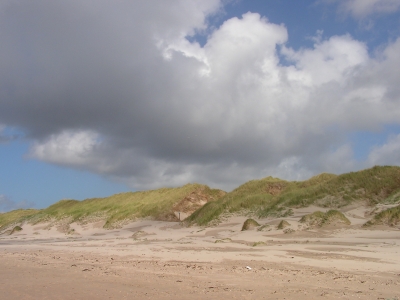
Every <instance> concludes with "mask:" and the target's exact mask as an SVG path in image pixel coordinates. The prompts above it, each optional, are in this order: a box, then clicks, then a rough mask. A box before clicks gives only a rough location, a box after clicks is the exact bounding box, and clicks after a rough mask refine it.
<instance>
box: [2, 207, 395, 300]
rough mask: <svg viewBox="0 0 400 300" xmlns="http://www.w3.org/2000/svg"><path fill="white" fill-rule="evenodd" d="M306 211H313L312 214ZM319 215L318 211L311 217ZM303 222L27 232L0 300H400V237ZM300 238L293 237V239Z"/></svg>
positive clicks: (358, 220)
mask: <svg viewBox="0 0 400 300" xmlns="http://www.w3.org/2000/svg"><path fill="white" fill-rule="evenodd" d="M305 210H307V209H305ZM308 210H312V208H308ZM307 212H308V211H298V212H297V215H296V214H295V215H294V216H292V217H290V218H286V219H285V220H287V221H288V223H289V224H290V228H293V231H288V230H286V233H285V232H284V230H282V229H277V226H276V225H277V224H278V222H279V220H259V222H260V224H264V225H265V226H264V227H263V229H262V230H250V231H241V229H242V225H243V222H244V221H245V220H246V218H244V217H230V218H227V219H226V220H225V221H224V222H222V223H221V224H219V225H218V226H214V227H195V226H194V227H184V226H183V225H182V224H181V223H179V222H160V221H152V220H140V221H136V222H132V223H129V224H126V225H125V226H123V227H122V228H119V229H114V230H105V229H103V228H102V226H103V225H104V222H101V221H100V222H97V223H88V224H76V223H73V224H71V225H69V227H68V228H65V226H64V227H62V226H56V225H54V224H50V223H41V224H37V225H30V224H23V226H22V228H23V230H22V231H19V232H17V233H14V234H12V235H8V234H2V235H1V236H0V251H1V252H0V253H1V255H0V268H1V270H2V271H1V272H0V290H1V291H2V292H1V294H0V298H1V299H223V298H231V299H314V298H325V299H398V298H400V239H399V237H400V230H399V228H390V227H385V228H373V229H364V228H362V227H361V224H362V223H363V221H364V220H363V218H362V217H361V215H362V214H361V213H360V212H359V211H357V210H355V211H349V212H347V213H346V216H347V217H348V218H349V219H351V222H352V225H350V226H342V227H330V228H323V229H322V228H318V229H304V228H302V226H303V225H301V224H300V223H299V222H298V219H299V218H298V215H300V214H304V213H307ZM295 229H296V230H295Z"/></svg>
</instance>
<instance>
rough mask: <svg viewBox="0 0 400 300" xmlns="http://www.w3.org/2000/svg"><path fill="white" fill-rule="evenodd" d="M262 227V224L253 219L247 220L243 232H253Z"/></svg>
mask: <svg viewBox="0 0 400 300" xmlns="http://www.w3.org/2000/svg"><path fill="white" fill-rule="evenodd" d="M258 226H260V224H258V222H257V221H256V220H253V219H247V220H246V221H244V223H243V226H242V231H245V230H252V229H254V228H256V227H258Z"/></svg>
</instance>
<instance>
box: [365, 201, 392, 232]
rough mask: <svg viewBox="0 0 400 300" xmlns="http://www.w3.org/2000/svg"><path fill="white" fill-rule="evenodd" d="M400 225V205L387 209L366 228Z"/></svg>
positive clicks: (369, 222) (376, 216) (368, 223)
mask: <svg viewBox="0 0 400 300" xmlns="http://www.w3.org/2000/svg"><path fill="white" fill-rule="evenodd" d="M398 223H400V205H398V206H396V207H392V208H389V209H386V210H384V211H382V212H380V213H378V214H377V215H375V216H374V218H372V220H370V221H368V222H367V223H365V224H364V226H365V227H368V226H373V225H389V226H395V225H397V224H398Z"/></svg>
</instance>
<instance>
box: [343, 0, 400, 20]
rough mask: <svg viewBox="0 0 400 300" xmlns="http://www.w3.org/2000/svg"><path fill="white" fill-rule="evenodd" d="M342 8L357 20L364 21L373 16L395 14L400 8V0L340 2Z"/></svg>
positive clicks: (351, 0) (344, 0)
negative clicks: (363, 19)
mask: <svg viewBox="0 0 400 300" xmlns="http://www.w3.org/2000/svg"><path fill="white" fill-rule="evenodd" d="M338 1H339V2H340V8H341V10H342V11H344V12H345V13H350V14H351V15H352V16H353V17H355V18H356V19H362V18H365V17H368V16H371V15H373V14H389V13H394V12H396V11H398V10H399V8H400V0H338Z"/></svg>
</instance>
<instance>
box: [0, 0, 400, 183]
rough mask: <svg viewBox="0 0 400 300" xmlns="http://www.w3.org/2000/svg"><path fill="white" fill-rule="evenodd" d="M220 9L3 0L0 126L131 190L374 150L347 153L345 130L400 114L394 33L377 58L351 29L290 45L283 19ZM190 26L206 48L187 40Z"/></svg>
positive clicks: (346, 163) (241, 177)
mask: <svg viewBox="0 0 400 300" xmlns="http://www.w3.org/2000/svg"><path fill="white" fill-rule="evenodd" d="M221 7H222V3H221V2H219V1H217V0H207V1H204V0H181V1H156V0H153V1H139V0H138V1H118V2H115V1H105V0H97V1H74V0H71V1H50V0H48V1H46V0H38V1H34V2H32V1H23V0H21V1H3V2H2V5H1V6H0V11H1V12H0V14H1V18H0V41H1V42H0V65H1V69H0V124H4V125H5V126H14V127H18V128H20V129H21V130H23V131H24V132H25V133H26V136H27V138H28V139H29V140H30V141H31V142H32V146H31V150H30V153H29V154H30V156H31V157H32V158H35V159H40V160H43V161H46V162H49V163H54V164H59V165H64V166H68V167H73V168H79V169H85V170H90V171H92V172H96V173H99V174H103V175H105V176H109V177H112V178H116V179H119V180H122V181H125V182H127V183H128V184H130V185H131V186H132V187H134V188H138V189H143V188H154V187H159V186H164V185H169V186H171V185H181V184H185V183H187V182H193V181H199V182H203V183H208V184H210V185H212V186H217V187H221V188H225V189H230V188H232V187H234V186H236V185H237V184H239V183H242V182H244V181H245V180H248V179H252V178H257V177H263V176H267V175H274V176H281V177H284V178H288V179H302V178H305V177H308V176H311V175H313V174H315V173H318V172H322V171H330V172H344V171H349V170H352V169H354V168H360V167H364V166H369V165H370V164H371V163H373V162H379V161H380V159H379V155H384V154H385V153H386V152H387V151H389V150H385V149H386V148H385V149H384V148H382V149H381V150H380V149H374V150H373V151H374V152H373V153H371V158H369V159H368V161H365V162H362V163H360V162H357V161H355V159H354V157H353V152H352V151H353V150H352V147H351V145H350V144H349V143H348V141H347V140H346V136H347V134H348V133H349V132H354V131H357V130H379V128H381V127H382V126H383V125H385V124H389V123H390V124H393V123H398V122H399V121H398V120H400V105H399V101H400V99H399V94H400V93H399V92H400V91H399V87H398V81H399V78H400V71H399V70H400V68H399V66H400V61H399V56H398V55H397V54H396V53H399V52H398V51H399V50H400V40H397V41H395V42H393V43H392V44H389V45H388V46H387V47H386V48H385V49H382V50H381V51H380V52H379V53H378V54H377V55H376V56H374V57H371V56H370V55H369V54H368V49H367V47H366V45H365V44H364V43H362V42H360V41H357V40H355V39H354V38H352V37H351V36H349V35H343V36H332V37H329V38H327V39H320V38H316V39H315V44H314V46H313V47H312V48H305V49H300V50H294V49H290V48H288V47H287V46H286V42H287V41H288V39H290V37H289V36H288V34H287V30H286V28H285V26H284V25H282V24H273V23H271V22H269V21H268V19H266V18H264V17H261V16H260V15H258V14H255V13H247V14H245V15H243V16H242V17H241V18H232V19H229V20H226V21H225V22H224V23H223V24H222V25H221V26H220V27H219V28H215V29H214V30H213V31H210V28H211V27H210V24H208V17H209V16H210V15H212V14H218V13H219V11H220V10H221ZM199 33H203V34H208V37H207V41H206V43H205V45H203V46H201V45H200V44H198V43H196V42H190V41H189V40H192V39H188V38H187V37H188V36H194V35H196V34H199ZM388 143H389V144H390V145H392V144H393V145H395V146H393V147H397V146H396V145H397V144H398V143H397V140H390V141H388ZM388 147H389V146H388ZM393 147H392V148H390V147H389V148H390V149H393ZM389 148H388V149H389ZM393 163H395V162H393Z"/></svg>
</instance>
